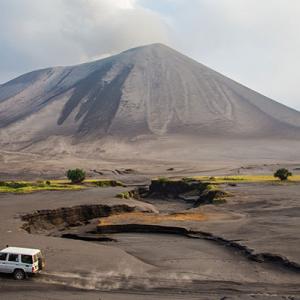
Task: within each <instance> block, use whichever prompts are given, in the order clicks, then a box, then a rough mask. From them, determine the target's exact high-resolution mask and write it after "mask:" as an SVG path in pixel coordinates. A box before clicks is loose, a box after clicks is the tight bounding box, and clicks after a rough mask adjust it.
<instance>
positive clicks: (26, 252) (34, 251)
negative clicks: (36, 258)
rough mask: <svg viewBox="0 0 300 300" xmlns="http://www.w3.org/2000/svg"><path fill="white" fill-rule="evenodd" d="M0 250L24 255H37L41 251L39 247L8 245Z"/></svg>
mask: <svg viewBox="0 0 300 300" xmlns="http://www.w3.org/2000/svg"><path fill="white" fill-rule="evenodd" d="M0 252H4V253H13V254H24V255H35V254H37V253H39V252H40V250H39V249H29V248H19V247H8V248H5V249H2V250H1V251H0Z"/></svg>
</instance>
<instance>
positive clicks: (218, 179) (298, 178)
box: [191, 175, 300, 183]
mask: <svg viewBox="0 0 300 300" xmlns="http://www.w3.org/2000/svg"><path fill="white" fill-rule="evenodd" d="M191 178H193V179H195V180H200V181H206V182H211V183H235V182H236V183H240V182H280V180H279V179H278V178H275V177H274V176H273V175H230V176H194V177H191ZM289 181H291V182H300V175H293V176H291V177H289V179H288V181H287V182H289Z"/></svg>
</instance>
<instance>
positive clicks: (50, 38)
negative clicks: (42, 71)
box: [0, 0, 300, 110]
mask: <svg viewBox="0 0 300 300" xmlns="http://www.w3.org/2000/svg"><path fill="white" fill-rule="evenodd" d="M299 16H300V1H299V0H0V26H1V31H0V82H1V83H4V82H6V81H8V80H9V79H12V78H14V77H16V76H18V75H20V74H22V73H25V72H28V71H31V70H34V69H37V68H43V67H48V66H54V65H69V64H78V63H80V62H85V61H89V60H93V59H98V58H101V57H105V56H107V55H110V54H115V53H117V52H120V51H123V50H126V49H128V48H131V47H134V46H138V45H143V44H148V43H154V42H162V43H165V44H168V45H169V46H171V47H173V48H175V49H177V50H179V51H181V52H183V53H185V54H187V55H189V56H191V57H192V58H194V59H196V60H198V61H199V62H202V63H204V64H206V65H208V66H210V67H211V68H213V69H215V70H217V71H219V72H221V73H223V74H224V75H227V76H229V77H231V78H233V79H235V80H237V81H239V82H240V83H243V84H245V85H246V86H248V87H250V88H252V89H254V90H257V91H259V92H261V93H263V94H265V95H266V96H269V97H271V98H273V99H275V100H277V101H279V102H282V103H284V104H286V105H289V106H291V107H293V108H296V109H298V110H300V89H299V88H298V85H299V84H298V76H297V75H298V70H299V69H300V57H299V56H300V17H299Z"/></svg>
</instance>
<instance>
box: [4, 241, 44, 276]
mask: <svg viewBox="0 0 300 300" xmlns="http://www.w3.org/2000/svg"><path fill="white" fill-rule="evenodd" d="M43 268H44V259H43V256H42V252H41V251H40V250H39V249H28V248H18V247H8V248H5V249H3V250H1V251H0V272H1V273H8V274H13V275H14V278H15V279H17V280H22V279H25V278H26V277H27V275H28V274H35V273H38V272H40V271H41V270H42V269H43Z"/></svg>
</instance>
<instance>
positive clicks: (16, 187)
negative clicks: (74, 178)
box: [0, 180, 84, 194]
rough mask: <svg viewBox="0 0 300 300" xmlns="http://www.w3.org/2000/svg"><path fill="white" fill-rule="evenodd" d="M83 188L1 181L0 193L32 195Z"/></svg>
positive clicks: (67, 185)
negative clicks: (40, 192) (34, 193)
mask: <svg viewBox="0 0 300 300" xmlns="http://www.w3.org/2000/svg"><path fill="white" fill-rule="evenodd" d="M83 188H84V186H82V185H76V184H70V183H57V182H53V181H48V180H47V181H41V180H39V181H1V182H0V193H20V194H22V193H33V192H36V191H63V190H80V189H83Z"/></svg>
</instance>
